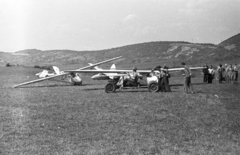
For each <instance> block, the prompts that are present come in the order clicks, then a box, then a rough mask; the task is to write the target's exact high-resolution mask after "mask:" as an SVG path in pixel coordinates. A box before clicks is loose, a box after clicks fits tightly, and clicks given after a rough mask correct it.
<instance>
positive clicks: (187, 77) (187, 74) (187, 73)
mask: <svg viewBox="0 0 240 155" xmlns="http://www.w3.org/2000/svg"><path fill="white" fill-rule="evenodd" d="M181 64H182V66H183V67H184V70H183V71H184V91H185V92H186V93H187V94H188V92H189V91H190V92H191V93H192V94H193V87H192V83H191V70H190V69H189V67H188V66H187V65H186V64H185V62H182V63H181Z"/></svg>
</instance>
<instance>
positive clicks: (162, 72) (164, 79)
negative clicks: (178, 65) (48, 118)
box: [151, 65, 171, 92]
mask: <svg viewBox="0 0 240 155" xmlns="http://www.w3.org/2000/svg"><path fill="white" fill-rule="evenodd" d="M154 71H158V75H157V76H158V77H159V81H158V84H159V90H160V92H171V89H170V86H169V78H170V74H169V72H168V67H167V66H166V65H164V66H163V67H161V66H157V67H156V68H154V69H152V70H151V74H154V75H155V74H156V73H155V72H154Z"/></svg>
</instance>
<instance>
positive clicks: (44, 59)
mask: <svg viewBox="0 0 240 155" xmlns="http://www.w3.org/2000/svg"><path fill="white" fill-rule="evenodd" d="M238 40H240V35H239V34H238V35H236V36H233V37H231V38H229V39H227V40H225V41H223V42H222V43H220V44H219V45H214V44H195V43H189V42H168V41H165V42H160V41H159V42H147V43H139V44H133V45H127V46H122V47H116V48H112V49H106V50H98V51H73V50H46V51H41V50H37V49H28V50H22V51H17V52H15V53H0V56H1V59H0V64H1V65H5V64H6V62H9V63H12V64H20V65H30V66H31V65H32V66H33V65H43V64H44V65H72V64H85V65H86V64H87V63H89V62H98V61H102V60H106V59H109V58H113V57H117V56H120V55H121V56H123V57H124V59H123V60H122V61H119V62H117V64H118V63H119V64H132V65H141V64H152V65H155V64H159V63H160V62H161V64H164V63H167V64H168V65H169V66H178V65H179V63H180V62H181V61H187V62H188V63H190V64H198V63H201V64H202V63H205V62H211V63H213V62H214V63H217V62H223V61H224V62H226V61H231V60H239V59H240V42H239V41H238Z"/></svg>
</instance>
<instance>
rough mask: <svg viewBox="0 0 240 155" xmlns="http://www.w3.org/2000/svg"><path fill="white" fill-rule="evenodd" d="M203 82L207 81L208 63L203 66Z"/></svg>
mask: <svg viewBox="0 0 240 155" xmlns="http://www.w3.org/2000/svg"><path fill="white" fill-rule="evenodd" d="M203 67H205V68H203V70H202V71H203V82H208V65H207V63H206V64H205V65H204V66H203Z"/></svg>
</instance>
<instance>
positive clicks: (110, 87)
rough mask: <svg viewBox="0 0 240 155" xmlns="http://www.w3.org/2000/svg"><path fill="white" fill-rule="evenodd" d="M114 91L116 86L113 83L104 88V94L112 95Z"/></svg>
mask: <svg viewBox="0 0 240 155" xmlns="http://www.w3.org/2000/svg"><path fill="white" fill-rule="evenodd" d="M115 90H116V86H115V84H114V83H108V84H107V85H106V86H105V92H106V93H113V92H115Z"/></svg>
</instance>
